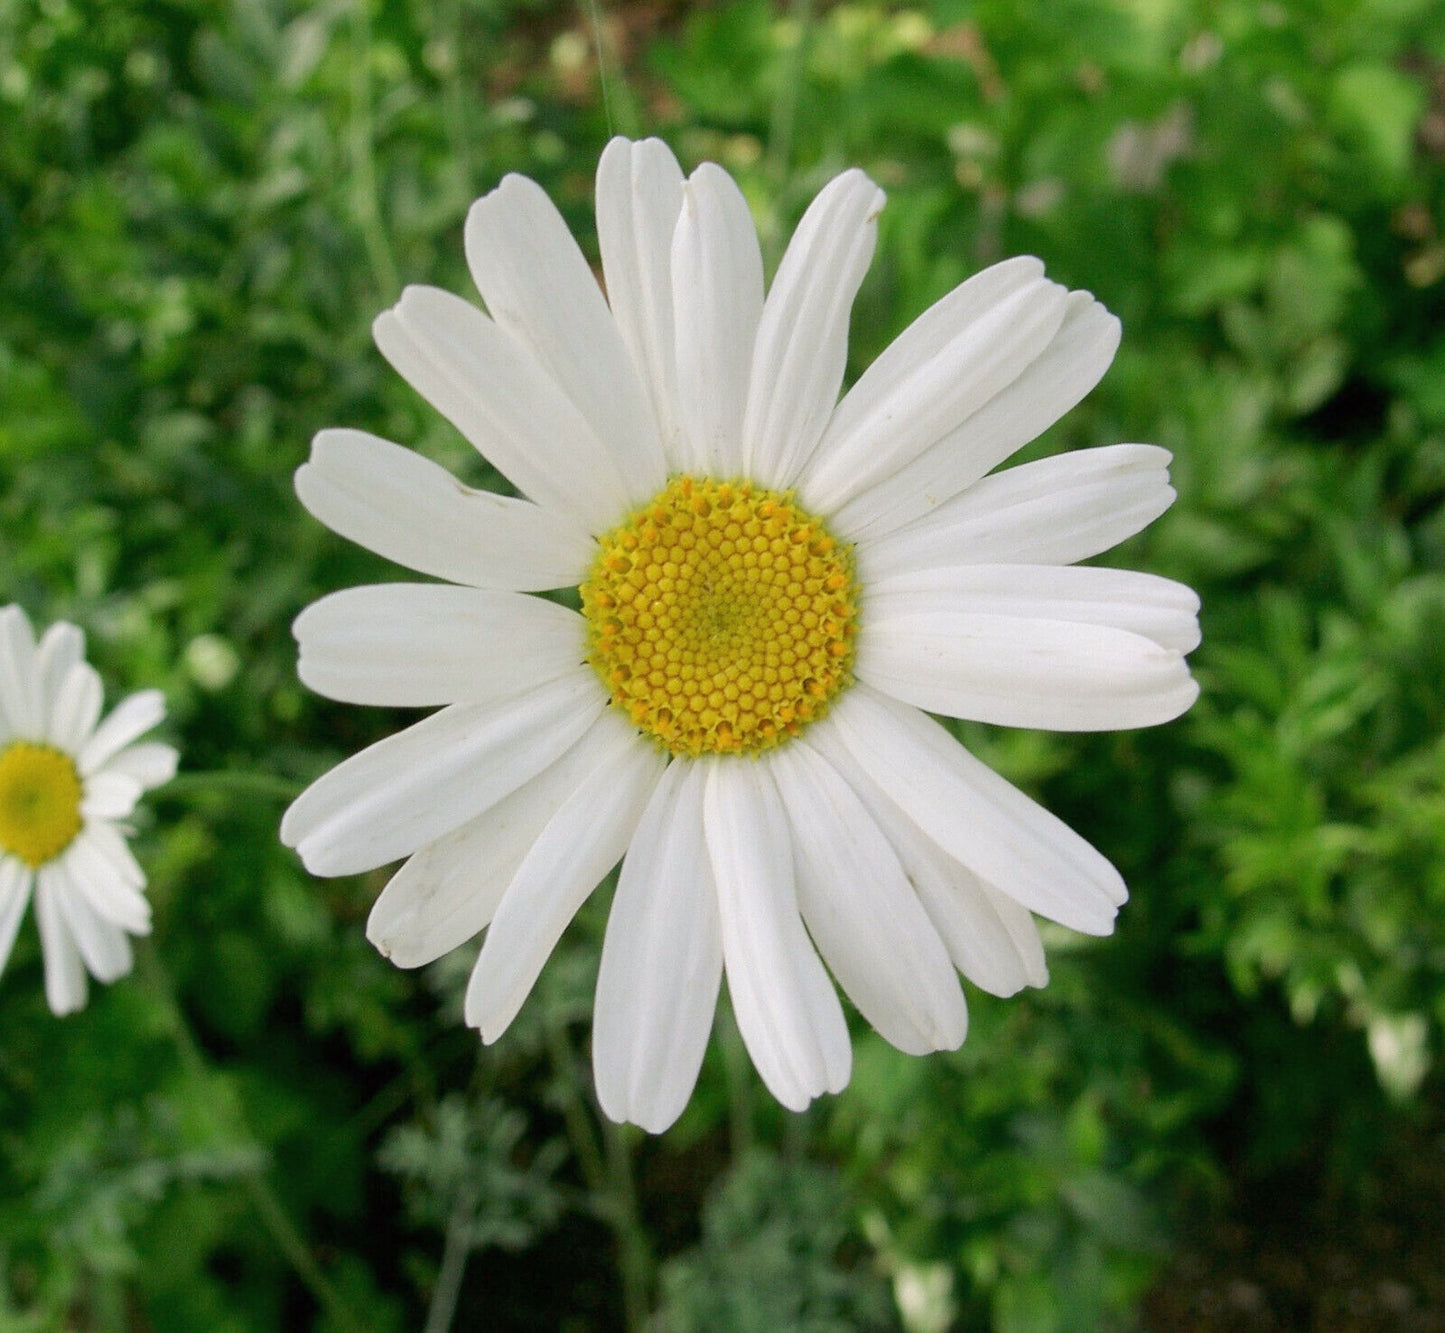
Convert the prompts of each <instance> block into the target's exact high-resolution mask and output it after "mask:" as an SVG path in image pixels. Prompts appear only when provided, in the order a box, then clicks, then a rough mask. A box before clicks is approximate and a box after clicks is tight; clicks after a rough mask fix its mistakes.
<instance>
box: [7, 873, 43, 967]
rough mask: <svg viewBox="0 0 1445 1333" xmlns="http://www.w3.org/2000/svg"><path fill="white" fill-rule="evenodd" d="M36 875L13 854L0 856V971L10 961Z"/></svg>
mask: <svg viewBox="0 0 1445 1333" xmlns="http://www.w3.org/2000/svg"><path fill="white" fill-rule="evenodd" d="M34 879H35V876H34V874H33V873H32V872H31V871H30V869H29V868H28V867H27V866H25V865H24V864H23V863H22V862H21V861H19V860H18V859H17V858H15V857H13V856H0V973H3V972H4V971H5V964H6V963H8V962H9V961H10V951H11V950H12V949H13V948H14V947H15V935H16V932H17V931H18V930H19V929H20V920H21V918H22V917H23V916H24V915H25V908H26V906H27V904H28V903H29V902H30V886H31V884H32V883H33V882H34Z"/></svg>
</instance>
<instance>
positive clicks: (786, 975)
mask: <svg viewBox="0 0 1445 1333" xmlns="http://www.w3.org/2000/svg"><path fill="white" fill-rule="evenodd" d="M707 768H708V774H707V786H706V789H705V791H704V793H703V832H704V836H705V838H706V840H707V850H708V860H709V862H710V863H711V865H712V873H713V880H714V882H715V883H716V885H717V895H718V917H719V920H720V921H721V924H722V946H723V964H724V967H725V969H726V972H727V979H728V994H729V996H730V997H731V999H732V1005H733V1013H734V1015H735V1016H736V1018H737V1023H738V1030H739V1031H740V1032H741V1033H742V1036H743V1041H744V1042H745V1043H746V1044H747V1048H748V1054H749V1055H751V1056H752V1058H753V1063H754V1064H755V1065H756V1066H757V1069H758V1073H759V1074H761V1075H762V1079H763V1082H764V1083H766V1084H767V1085H768V1090H769V1091H770V1092H771V1093H772V1094H773V1096H774V1097H776V1098H777V1099H778V1100H779V1101H780V1102H782V1104H783V1105H784V1106H786V1107H788V1108H789V1109H790V1110H793V1111H801V1110H802V1109H803V1108H804V1107H805V1106H807V1104H808V1103H809V1102H810V1101H812V1100H813V1098H814V1097H817V1096H818V1095H819V1094H821V1093H824V1092H837V1091H838V1090H839V1089H840V1088H842V1087H843V1086H844V1084H846V1083H847V1082H848V1075H849V1073H850V1072H851V1070H852V1062H853V1053H852V1050H851V1048H850V1047H849V1044H848V1026H847V1024H846V1023H845V1022H844V1021H843V1010H842V1007H841V1006H840V1005H839V1003H838V997H837V995H836V994H835V993H834V991H833V986H832V983H831V982H830V981H829V980H828V974H827V973H826V972H825V971H824V970H823V965H822V963H820V962H819V961H818V955H817V954H816V953H815V952H814V950H813V945H812V943H811V942H810V941H809V939H808V936H807V933H806V932H805V931H804V929H803V922H802V918H801V916H800V915H799V913H798V905H797V904H798V899H797V889H796V881H795V878H794V874H793V859H792V858H793V848H792V838H791V837H790V836H789V832H788V818H787V814H786V812H785V811H784V809H783V805H782V801H781V799H780V798H779V796H778V792H777V788H776V786H775V785H774V782H773V779H772V776H771V773H770V771H769V766H768V765H763V764H754V763H752V762H750V761H749V760H747V759H732V758H728V759H718V760H713V761H710V762H709V763H708V764H707Z"/></svg>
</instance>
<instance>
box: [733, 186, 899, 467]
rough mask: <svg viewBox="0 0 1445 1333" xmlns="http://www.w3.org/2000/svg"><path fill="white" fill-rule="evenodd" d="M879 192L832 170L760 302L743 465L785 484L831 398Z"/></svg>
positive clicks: (869, 251)
mask: <svg viewBox="0 0 1445 1333" xmlns="http://www.w3.org/2000/svg"><path fill="white" fill-rule="evenodd" d="M883 204H884V194H883V191H882V190H880V189H879V188H878V187H877V186H876V185H875V184H874V183H873V182H872V181H871V180H869V179H868V177H867V176H865V175H864V174H863V172H861V171H858V170H857V169H856V168H855V169H854V170H852V171H845V172H844V173H843V174H842V175H841V176H838V177H835V178H834V179H833V180H832V181H830V182H829V183H828V184H827V185H826V186H824V187H823V189H822V191H821V192H820V193H819V194H818V197H817V198H816V199H814V200H813V202H812V204H811V205H810V206H809V208H808V211H807V212H806V213H804V214H803V217H802V220H801V221H800V222H799V223H798V229H797V230H796V231H795V232H794V233H793V239H792V240H791V241H790V242H789V243H788V249H787V251H786V253H785V254H784V255H783V259H782V262H781V263H780V264H779V265H778V271H777V274H776V275H775V276H774V278H773V285H772V287H771V289H770V290H769V292H768V296H767V300H766V301H765V302H764V304H763V313H762V318H761V320H760V322H759V324H758V329H757V341H756V343H755V345H754V347H753V356H752V372H751V375H750V377H749V382H748V405H747V411H746V413H745V414H744V417H743V434H742V442H743V470H744V472H745V473H746V474H747V475H748V476H750V477H753V478H755V479H756V480H758V481H760V482H763V483H764V484H765V485H768V486H771V487H773V488H775V489H778V490H785V489H787V488H788V487H789V486H791V485H792V484H793V481H794V479H795V478H796V477H797V475H798V472H799V470H800V469H801V468H802V466H803V464H804V463H805V462H806V461H807V460H808V458H809V457H810V456H811V455H812V453H813V450H814V448H816V447H817V444H818V440H819V438H820V437H821V436H822V434H823V428H824V427H825V426H826V425H827V424H828V418H829V417H830V416H831V415H832V412H833V408H834V406H835V405H836V404H837V402H838V390H839V388H840V387H841V386H842V383H843V369H844V364H845V362H846V361H847V359H848V317H849V314H850V313H851V311H852V309H853V298H854V297H855V296H856V295H857V294H858V287H859V285H860V284H861V283H862V281H863V275H864V274H865V273H866V272H867V271H868V265H869V263H870V262H871V261H872V259H873V247H874V246H875V245H876V244H877V241H878V215H879V213H881V212H882V211H883Z"/></svg>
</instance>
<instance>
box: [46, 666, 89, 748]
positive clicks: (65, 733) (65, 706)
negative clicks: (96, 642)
mask: <svg viewBox="0 0 1445 1333" xmlns="http://www.w3.org/2000/svg"><path fill="white" fill-rule="evenodd" d="M100 703H101V685H100V673H99V672H98V671H96V669H95V668H94V667H93V666H91V665H89V664H88V663H86V662H76V663H75V665H74V666H72V667H71V668H70V669H69V670H68V671H67V672H66V673H65V675H64V676H63V677H62V678H61V680H60V684H59V686H58V687H57V689H56V690H55V693H54V694H53V695H49V696H47V701H46V712H47V714H48V716H47V717H46V721H45V739H46V740H48V741H49V742H50V743H51V744H52V745H53V746H55V747H56V749H58V750H64V751H65V753H66V754H75V753H77V752H78V751H79V750H80V747H81V746H82V745H83V744H84V743H85V741H86V740H87V738H88V737H89V736H90V733H91V732H92V731H94V730H95V724H96V722H97V721H99V720H100Z"/></svg>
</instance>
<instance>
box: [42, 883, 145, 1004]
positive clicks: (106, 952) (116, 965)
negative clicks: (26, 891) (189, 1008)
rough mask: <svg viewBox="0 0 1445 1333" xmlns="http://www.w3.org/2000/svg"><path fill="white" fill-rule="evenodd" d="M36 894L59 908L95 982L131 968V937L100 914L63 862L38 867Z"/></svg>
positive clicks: (109, 979) (106, 980)
mask: <svg viewBox="0 0 1445 1333" xmlns="http://www.w3.org/2000/svg"><path fill="white" fill-rule="evenodd" d="M37 878H38V880H39V886H38V888H37V890H36V892H37V894H49V895H50V896H51V897H53V898H54V900H55V903H56V905H57V906H58V907H59V909H60V915H61V918H62V920H63V921H64V922H65V924H66V926H68V927H69V930H70V938H71V939H73V940H74V941H75V947H76V949H77V950H78V951H79V953H80V957H81V960H82V961H83V962H84V963H85V966H86V967H87V968H88V969H89V971H90V974H91V976H93V977H94V978H95V979H96V980H97V981H105V982H110V981H114V980H115V979H116V978H117V977H123V976H124V975H125V974H126V973H127V972H129V971H130V969H131V964H132V961H133V960H132V957H131V951H130V940H128V939H127V938H126V934H125V931H123V930H121V928H120V927H119V926H117V925H114V924H113V923H112V922H109V921H107V920H105V919H104V918H103V917H101V916H100V915H99V914H98V913H97V912H96V911H95V909H94V908H93V907H91V905H90V903H89V902H88V901H87V900H86V898H85V895H84V894H82V893H81V892H80V891H79V889H77V888H76V886H75V885H74V884H73V883H72V882H71V879H70V875H69V874H68V873H67V871H66V868H65V865H64V863H63V862H60V861H52V862H51V863H50V864H49V865H44V866H41V867H40V870H39V872H38V874H37Z"/></svg>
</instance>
